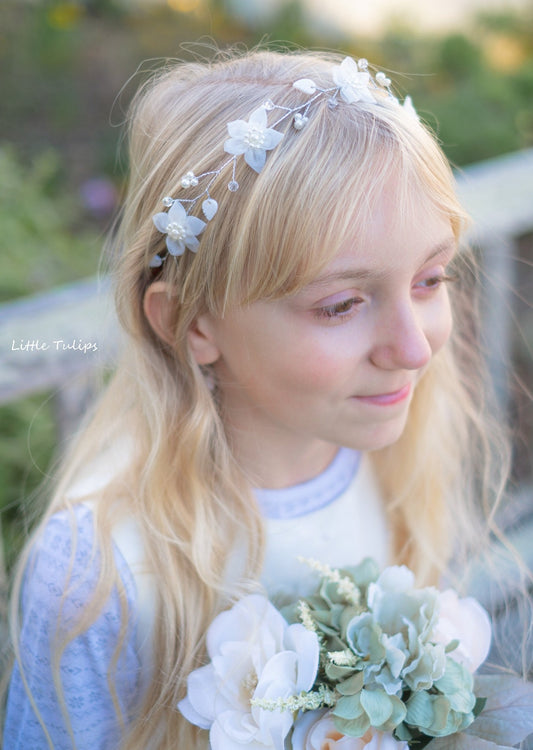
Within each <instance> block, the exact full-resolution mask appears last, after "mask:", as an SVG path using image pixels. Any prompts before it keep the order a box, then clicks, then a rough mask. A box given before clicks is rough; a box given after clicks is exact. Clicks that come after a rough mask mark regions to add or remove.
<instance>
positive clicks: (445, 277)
mask: <svg viewBox="0 0 533 750" xmlns="http://www.w3.org/2000/svg"><path fill="white" fill-rule="evenodd" d="M458 278H459V277H458V276H456V275H453V274H441V275H440V276H439V275H437V276H430V277H429V278H428V279H424V280H423V281H421V282H418V284H416V285H415V286H420V285H422V284H424V285H426V286H425V287H424V288H425V289H429V290H432V289H436V288H437V287H439V286H440V285H441V284H447V283H450V282H452V281H458Z"/></svg>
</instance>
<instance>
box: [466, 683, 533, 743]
mask: <svg viewBox="0 0 533 750" xmlns="http://www.w3.org/2000/svg"><path fill="white" fill-rule="evenodd" d="M475 692H476V695H478V696H480V697H482V698H486V699H487V702H486V704H485V708H484V709H483V711H482V712H481V714H480V715H479V716H478V717H477V719H476V720H475V721H474V722H473V724H471V725H470V726H469V727H468V729H467V730H466V732H467V734H468V735H475V736H477V737H480V738H483V739H485V740H491V741H492V742H495V743H498V742H500V743H501V742H504V743H507V745H505V747H507V746H508V745H509V743H510V744H511V745H516V744H517V743H518V742H522V740H524V739H525V738H526V737H528V736H529V735H530V734H531V733H532V732H533V684H532V683H530V682H524V681H523V680H521V679H519V678H518V677H512V676H510V675H479V676H478V677H477V678H476V684H475Z"/></svg>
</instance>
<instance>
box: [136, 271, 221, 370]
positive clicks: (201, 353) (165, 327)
mask: <svg viewBox="0 0 533 750" xmlns="http://www.w3.org/2000/svg"><path fill="white" fill-rule="evenodd" d="M170 289H171V287H170V285H169V284H168V283H167V282H165V281H154V283H153V284H150V286H149V287H148V289H147V290H146V292H145V294H144V300H143V310H144V314H145V315H146V318H147V320H148V322H149V323H150V325H151V327H152V329H153V330H154V331H155V333H156V334H157V335H158V336H159V338H160V339H162V340H163V341H165V342H166V343H167V344H169V345H170V346H174V329H173V327H172V315H171V312H172V300H171V296H170ZM187 343H188V344H189V349H190V350H191V353H192V355H193V357H194V359H195V360H196V362H197V363H198V364H199V365H210V364H213V362H216V360H217V359H218V358H219V356H220V351H219V349H218V347H217V345H216V342H215V337H214V335H213V331H212V329H211V326H210V318H209V315H208V314H205V315H199V316H198V317H197V318H195V320H194V321H193V322H192V324H191V326H190V328H189V330H188V331H187Z"/></svg>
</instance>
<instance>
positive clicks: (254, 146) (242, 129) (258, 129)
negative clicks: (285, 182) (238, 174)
mask: <svg viewBox="0 0 533 750" xmlns="http://www.w3.org/2000/svg"><path fill="white" fill-rule="evenodd" d="M228 133H229V134H230V136H231V137H230V138H228V139H227V141H226V142H225V143H224V151H226V152H227V153H228V154H233V155H234V156H237V155H239V154H244V161H245V162H246V163H247V164H248V166H250V167H251V168H252V169H253V170H255V171H256V172H260V171H261V170H262V169H263V167H264V166H265V161H266V152H267V151H270V150H271V149H273V148H275V147H276V146H277V145H278V143H279V142H280V141H281V139H282V138H283V133H280V132H278V131H277V130H274V129H273V128H269V127H267V113H266V109H265V108H264V107H259V109H256V110H254V112H252V114H251V115H250V118H249V120H248V122H246V121H245V120H232V122H228Z"/></svg>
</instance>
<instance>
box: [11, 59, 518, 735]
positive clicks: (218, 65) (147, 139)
mask: <svg viewBox="0 0 533 750" xmlns="http://www.w3.org/2000/svg"><path fill="white" fill-rule="evenodd" d="M339 61H340V58H339V56H338V55H333V54H318V53H308V52H307V53H291V54H289V53H283V54H282V53H277V52H271V51H257V52H253V53H250V54H245V55H239V56H234V55H229V54H228V55H226V56H221V59H219V60H217V61H216V62H211V63H189V64H169V65H168V66H167V67H166V68H165V69H163V70H161V71H160V72H159V73H157V74H156V75H155V76H154V77H153V78H151V79H150V81H148V82H147V83H146V84H145V85H144V86H143V87H142V88H141V90H140V91H139V93H138V94H137V96H136V98H135V100H134V101H133V104H132V108H131V118H130V128H129V143H130V164H131V176H130V182H129V188H128V192H127V195H126V197H125V201H124V208H123V210H122V214H121V216H120V221H119V224H118V229H117V231H116V233H114V234H113V236H112V237H111V240H110V248H111V254H112V256H113V257H112V275H113V278H114V281H115V288H116V305H117V310H118V315H119V319H120V321H121V324H122V326H123V329H124V331H125V335H126V342H125V347H124V355H123V357H122V359H121V361H120V363H119V366H118V368H117V371H116V373H115V375H114V377H113V379H112V381H111V383H110V384H109V386H108V388H107V390H106V392H105V393H104V395H103V396H102V398H101V400H100V402H99V404H98V407H97V408H96V410H95V413H94V414H93V415H92V417H91V419H90V421H89V422H88V423H87V424H86V425H85V426H84V429H83V431H82V433H81V436H80V438H79V440H78V441H77V443H76V445H75V447H74V449H73V450H72V451H71V452H70V454H69V455H68V456H67V458H66V460H65V464H64V470H63V472H62V476H61V481H60V483H59V487H58V489H57V491H56V492H55V494H54V497H53V500H52V503H51V506H50V509H49V512H48V514H47V517H46V518H45V519H44V521H43V524H44V523H46V520H47V519H48V518H49V516H50V514H52V513H54V512H56V511H57V510H58V509H61V508H64V507H69V506H70V505H72V503H73V502H74V501H72V500H69V499H68V498H67V494H68V493H67V488H68V487H69V486H70V484H71V483H72V482H73V480H74V478H75V477H76V476H77V475H78V473H79V472H80V471H81V470H82V468H83V467H84V466H85V465H86V464H88V463H90V461H91V460H93V459H94V458H95V456H96V455H97V454H99V453H100V452H102V451H104V452H105V450H106V447H108V446H111V445H113V444H114V443H116V442H117V441H121V440H122V439H123V438H124V436H125V435H128V436H129V437H130V438H133V439H132V440H131V445H132V448H131V455H130V457H129V460H128V463H127V465H126V466H125V467H124V468H123V469H122V470H121V471H120V472H119V473H118V474H117V475H116V476H115V477H114V478H113V480H112V481H110V482H109V483H108V484H107V486H106V487H105V488H104V489H103V490H101V491H99V493H98V498H96V500H95V501H94V506H93V507H94V508H95V519H96V528H97V535H98V544H99V548H100V550H101V555H102V558H101V559H102V563H101V574H100V578H99V583H98V587H97V590H96V592H95V596H94V598H93V599H92V600H91V602H90V603H89V604H88V606H87V608H86V612H85V615H84V617H83V620H82V621H80V622H79V623H78V624H77V628H76V631H75V632H72V633H70V635H69V639H72V638H73V637H75V635H76V634H77V633H79V632H81V630H83V628H85V627H87V625H88V624H89V623H90V622H92V621H94V620H95V619H96V616H97V614H98V612H99V611H100V609H101V607H102V606H103V604H104V602H105V600H106V598H107V597H108V596H109V592H110V591H111V589H112V587H113V586H114V585H116V586H117V587H118V590H119V592H121V596H122V600H123V602H125V592H124V590H123V586H122V585H121V582H120V577H119V576H118V573H117V571H116V568H115V565H114V561H113V553H112V538H111V533H110V531H111V529H112V527H113V524H114V523H115V521H116V518H117V517H119V516H120V513H123V512H127V513H128V514H130V515H132V516H133V517H134V518H135V519H136V521H137V524H138V528H139V529H140V531H141V533H142V537H143V544H144V553H145V557H146V561H147V564H148V565H149V566H150V569H151V570H153V571H154V572H155V574H156V576H157V584H158V592H157V596H158V600H157V617H156V618H155V622H156V628H157V630H156V633H155V641H154V677H153V680H152V683H151V685H150V688H149V690H148V693H147V695H146V697H145V699H144V702H143V705H142V707H141V709H140V711H139V713H138V716H137V718H136V719H135V721H134V724H133V725H132V727H131V730H130V731H129V732H128V733H127V738H126V739H125V740H124V748H128V749H131V748H141V747H146V746H149V744H150V741H151V742H154V735H155V734H156V732H160V735H158V736H159V737H160V739H159V741H158V743H157V747H160V748H171V747H187V748H192V747H195V746H197V743H198V746H200V745H201V743H202V742H204V741H205V738H201V737H200V738H198V737H196V732H195V731H194V730H192V729H191V728H190V727H188V726H187V725H186V723H185V722H184V721H183V720H182V719H181V717H180V715H179V713H178V712H177V711H176V710H175V706H176V703H177V701H178V700H179V699H180V698H181V697H183V694H184V689H185V679H186V676H187V674H188V673H189V672H190V671H191V670H192V669H193V668H195V667H197V666H198V665H199V664H200V663H201V659H202V656H203V649H204V636H205V632H206V629H207V626H208V624H209V622H210V621H211V619H212V618H213V616H214V614H215V613H216V612H217V611H218V610H219V609H220V608H221V607H223V606H225V605H226V604H227V603H228V601H230V600H231V599H232V598H234V597H235V596H238V594H239V592H240V591H242V590H245V588H246V586H247V582H248V581H252V580H254V579H256V578H257V577H258V575H259V573H260V570H261V559H262V552H263V530H262V523H261V519H260V516H259V514H258V511H257V508H256V505H255V503H254V499H253V495H252V492H251V488H250V486H249V483H248V481H247V480H246V477H245V476H244V475H243V472H242V470H241V469H240V467H239V466H238V464H237V462H236V460H235V458H234V456H233V455H232V452H231V450H230V447H229V445H228V441H227V438H226V433H225V428H224V424H223V421H222V419H221V416H220V413H219V410H218V408H217V398H216V391H215V392H214V393H212V392H211V391H210V389H209V387H208V384H207V382H206V378H205V375H204V372H203V371H202V369H201V368H200V367H199V366H198V365H197V364H196V362H195V361H194V358H193V357H192V356H191V353H190V351H189V349H188V346H187V330H188V329H189V327H190V325H191V323H192V322H193V321H194V319H195V318H196V317H197V316H198V315H199V314H200V313H202V312H204V311H209V312H210V313H212V314H214V315H218V316H220V315H223V314H224V310H226V309H227V308H228V307H230V306H232V305H238V304H248V303H252V302H254V301H256V300H259V299H265V298H270V299H273V298H278V297H282V296H284V295H289V294H292V293H294V292H296V291H297V290H298V289H301V288H302V287H303V286H304V285H305V284H307V283H308V282H309V281H310V280H311V279H312V278H313V277H314V275H316V273H317V272H318V271H319V270H320V269H321V268H322V267H324V265H325V264H326V263H327V262H328V261H329V260H330V259H331V258H332V257H333V256H334V255H335V253H336V251H337V250H338V249H339V246H340V243H341V242H342V240H343V238H344V237H345V236H346V232H347V230H348V224H349V223H351V222H353V221H354V216H358V221H359V222H361V223H364V222H365V221H366V220H367V219H368V217H369V212H370V211H371V210H372V201H373V196H375V195H378V194H379V192H380V190H381V189H382V187H383V186H384V184H385V181H386V180H387V179H388V176H389V175H390V174H391V172H392V171H393V170H394V171H395V173H397V174H399V175H400V192H399V194H398V201H399V202H400V205H402V202H403V204H404V205H405V207H406V208H408V206H409V201H410V200H411V196H412V195H413V192H414V190H415V189H416V190H422V192H423V193H424V194H425V195H427V196H428V199H429V201H430V202H431V203H432V204H433V206H434V207H435V208H436V209H437V210H438V211H440V212H441V213H442V214H443V215H445V216H447V217H449V220H450V224H451V226H452V229H453V231H454V233H455V235H456V237H457V238H459V235H460V233H461V230H462V228H463V226H464V223H465V220H466V217H465V215H464V212H463V210H462V208H461V206H460V205H459V204H458V202H457V199H456V196H455V192H454V183H453V177H452V173H451V170H450V167H449V165H448V163H447V161H446V159H445V158H444V156H443V154H442V152H441V150H440V148H439V146H438V145H437V143H436V141H435V138H434V137H433V136H432V135H431V134H430V133H429V131H428V130H427V129H426V128H425V127H424V126H423V125H422V124H421V123H420V122H418V121H417V120H416V118H414V117H413V116H412V115H410V114H409V113H407V112H406V111H405V110H404V109H402V107H399V106H397V105H394V104H393V103H391V102H389V100H387V99H386V98H384V99H383V101H380V103H379V104H378V105H376V104H373V105H371V104H366V103H357V104H352V105H345V104H343V103H339V105H338V106H337V107H336V108H335V109H331V108H330V107H328V106H327V103H326V102H325V101H324V102H321V103H320V104H317V106H316V107H315V110H314V112H313V116H312V118H311V120H310V122H309V124H308V125H307V127H306V128H305V129H304V130H302V131H301V132H296V131H294V130H292V131H291V128H290V122H288V123H287V124H286V126H280V129H284V128H285V130H286V136H285V137H284V139H283V140H282V142H281V144H280V145H279V146H278V147H277V148H276V149H275V150H274V151H272V152H271V153H270V154H269V156H268V158H267V162H266V165H265V167H264V169H263V171H262V172H261V174H259V175H256V174H255V173H254V172H253V171H252V170H251V169H249V168H248V167H246V165H241V164H239V166H238V169H237V175H236V179H237V180H238V182H239V183H240V186H241V188H240V190H239V191H238V193H236V194H232V193H231V192H230V191H228V190H227V189H226V183H225V182H224V180H221V181H220V182H221V183H222V184H221V185H220V186H216V187H214V188H213V190H212V192H213V195H214V197H215V198H216V199H217V201H218V203H219V210H218V214H217V217H216V218H215V220H213V221H212V222H211V223H210V224H209V225H208V227H207V228H206V230H205V232H204V233H203V234H202V237H201V246H200V249H199V251H198V253H197V254H193V253H190V252H186V253H185V254H184V255H183V256H181V257H180V259H179V260H178V261H176V260H175V259H174V258H169V259H167V261H166V262H165V264H164V265H163V267H162V268H161V269H158V270H157V271H154V270H152V269H150V268H149V261H150V258H151V257H152V256H153V255H154V253H155V252H157V251H158V250H160V249H162V248H163V246H164V237H163V236H162V235H161V234H160V233H159V232H157V231H156V230H155V228H154V226H153V222H152V216H153V214H155V213H156V212H157V211H159V210H161V208H162V207H161V199H162V197H163V196H165V195H174V196H175V195H176V194H177V193H178V191H179V186H180V180H181V177H182V175H183V174H184V173H185V172H187V171H188V170H191V169H192V170H193V171H194V172H196V173H199V172H204V171H208V170H212V169H216V168H217V167H218V166H219V164H220V160H221V158H222V156H223V154H222V152H221V146H222V143H223V140H224V137H225V133H226V123H227V122H229V121H231V120H236V119H247V118H248V116H249V114H250V113H251V111H252V110H253V109H255V108H256V107H258V106H260V105H261V103H262V102H263V101H265V100H266V99H272V100H273V101H275V102H276V104H280V105H286V106H294V102H295V96H297V92H295V91H294V89H293V88H292V83H293V82H294V81H295V80H296V79H298V78H303V77H306V78H312V79H313V80H315V81H316V82H317V83H318V84H319V85H323V86H324V87H326V86H328V85H330V83H329V69H330V67H331V65H332V64H334V63H338V62H339ZM459 262H460V263H465V264H467V261H466V256H465V255H464V254H462V256H461V257H460V261H459ZM466 275H467V274H466V273H465V276H466ZM154 278H158V279H162V280H164V281H166V282H168V284H169V285H170V288H171V289H172V290H174V291H173V293H172V295H171V301H172V303H173V307H172V323H173V330H174V331H175V335H174V341H173V343H172V345H169V344H166V343H164V342H162V341H161V340H160V339H159V338H158V337H157V336H156V334H155V333H154V331H153V330H152V329H151V327H150V325H149V324H148V321H147V319H146V317H145V315H144V312H143V298H144V294H145V292H146V289H147V288H148V286H149V285H150V283H151V282H152V280H153V279H154ZM464 287H465V288H462V287H461V285H459V286H458V288H457V289H456V290H454V291H453V292H452V293H453V294H454V296H455V297H456V298H457V299H456V300H455V310H456V314H455V329H454V333H453V336H452V339H451V340H450V342H449V344H448V345H446V346H445V347H444V349H443V350H442V351H441V352H440V353H439V354H438V355H437V356H436V357H435V358H434V360H433V361H432V363H431V364H430V366H429V367H428V370H427V372H426V373H425V375H424V377H423V379H422V381H421V382H420V384H419V385H418V386H417V389H416V392H415V394H414V398H413V402H412V406H411V409H410V414H409V418H408V422H407V426H406V428H405V431H404V433H403V435H402V437H401V439H400V440H399V441H398V442H397V443H396V444H394V445H392V446H391V447H389V448H386V449H384V450H381V451H377V452H376V453H375V454H373V455H372V460H373V462H374V465H375V468H376V473H377V477H378V480H379V482H380V484H381V488H382V491H383V496H384V498H385V503H386V508H387V512H388V514H389V521H390V527H391V532H392V540H393V552H392V555H393V561H395V562H405V563H407V564H408V565H409V566H410V567H412V568H413V569H414V570H415V572H416V573H417V576H418V579H419V582H420V583H428V582H435V581H436V579H437V578H438V576H439V575H440V574H441V573H442V571H443V570H444V569H445V568H446V566H447V564H448V562H449V559H450V555H451V553H452V550H453V551H454V554H457V555H458V554H459V552H460V551H461V550H460V547H461V548H463V551H464V549H468V548H472V547H475V545H477V544H479V543H480V540H481V536H480V535H481V534H484V535H485V537H486V534H487V531H486V527H483V526H482V525H481V523H480V518H481V515H482V514H481V513H480V512H479V502H478V498H479V497H481V498H483V501H482V505H484V506H485V510H487V509H488V508H489V506H490V505H491V504H492V502H493V500H494V498H495V497H497V495H498V494H499V492H500V490H501V487H502V482H503V479H502V478H500V477H499V476H498V475H496V474H493V472H492V469H491V468H490V467H492V466H493V465H494V461H491V457H493V456H494V451H495V450H499V447H498V445H499V444H497V442H496V441H495V440H494V439H493V436H494V435H496V430H495V425H493V424H490V423H489V417H488V414H489V410H488V409H485V408H484V404H482V403H480V398H481V394H482V392H483V391H482V389H481V386H482V383H481V380H480V377H479V372H480V370H479V368H478V367H477V364H476V362H475V361H474V360H475V351H474V350H475V347H474V346H473V345H472V336H473V326H474V325H475V323H474V322H473V321H474V319H473V318H472V314H471V313H469V312H468V310H467V307H465V306H464V305H463V303H462V302H461V299H464V298H466V297H467V296H468V289H467V288H466V287H467V285H464ZM459 298H461V299H459ZM502 445H503V443H502ZM495 446H496V448H495ZM498 455H499V456H500V460H499V461H496V464H497V465H498V466H499V467H500V469H501V472H500V474H501V476H502V477H503V475H504V474H505V466H504V461H505V460H506V459H505V451H504V450H503V449H502V451H501V452H500V453H498ZM502 457H503V458H502ZM479 467H483V469H482V471H481V472H480V471H478V470H477V469H478V468H479ZM82 499H85V500H86V499H87V498H81V499H78V500H77V501H76V502H80V501H81V500H82ZM126 509H127V510H126ZM483 529H485V530H484V531H483ZM242 543H244V544H245V547H246V552H247V554H246V555H244V558H243V560H244V563H243V568H242V571H240V572H239V574H237V575H235V576H234V577H233V579H232V580H230V581H228V580H227V576H226V575H225V572H224V571H225V569H226V566H227V564H228V560H229V557H230V553H231V552H232V550H233V549H234V547H235V545H236V544H242ZM23 565H24V560H23V561H22V563H21V568H20V570H21V571H22V569H23ZM21 575H22V574H21V573H20V574H19V579H18V583H17V586H16V590H15V594H17V593H18V591H19V589H20V580H21ZM123 610H124V611H123V617H124V632H125V629H126V625H127V622H126V620H127V616H128V613H127V608H126V606H125V604H124V606H123ZM122 640H124V639H122ZM64 646H65V644H63V648H64ZM121 646H122V643H119V644H117V654H118V653H119V651H120V648H121ZM117 705H118V704H117Z"/></svg>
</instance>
